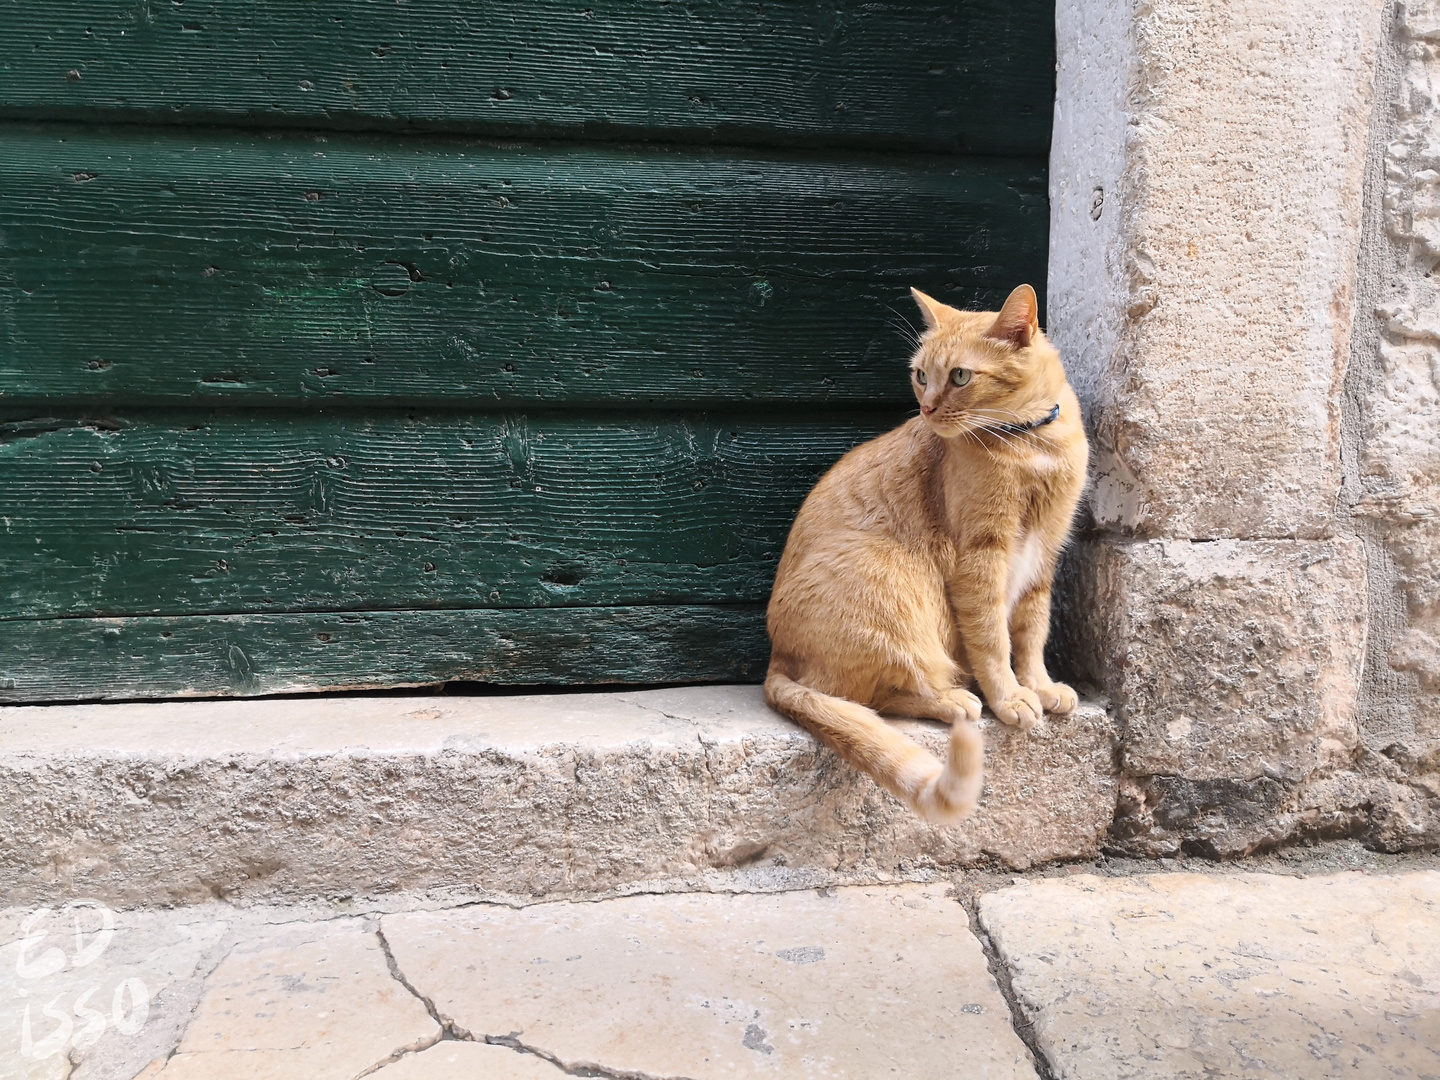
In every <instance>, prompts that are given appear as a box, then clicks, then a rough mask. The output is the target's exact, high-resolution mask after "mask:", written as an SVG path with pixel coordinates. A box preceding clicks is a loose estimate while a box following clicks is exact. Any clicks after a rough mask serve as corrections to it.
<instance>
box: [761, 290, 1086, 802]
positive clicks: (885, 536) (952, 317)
mask: <svg viewBox="0 0 1440 1080" xmlns="http://www.w3.org/2000/svg"><path fill="white" fill-rule="evenodd" d="M911 291H912V292H913V293H914V296H915V300H916V302H917V303H919V305H920V310H921V312H922V313H923V314H924V316H925V325H926V327H927V330H926V332H925V334H924V336H923V337H921V339H920V347H919V349H918V351H917V352H916V353H915V356H914V358H913V359H912V360H911V365H910V366H911V377H912V385H913V389H914V391H915V396H916V398H918V399H919V401H920V415H919V416H917V417H915V418H913V419H911V420H909V421H907V422H906V423H904V424H902V425H900V426H899V427H898V428H896V429H895V430H894V431H891V432H889V433H887V434H885V435H882V436H880V437H879V438H878V439H874V440H872V441H871V442H868V443H865V444H864V445H863V446H858V447H856V448H855V449H854V450H851V451H850V452H849V453H848V454H846V455H845V456H844V457H843V458H841V459H840V461H839V462H838V463H837V464H836V465H835V466H834V468H832V469H831V470H830V471H829V472H828V473H826V474H825V475H824V476H823V477H821V479H820V482H819V483H818V484H816V485H815V489H814V490H813V491H811V492H810V495H809V496H808V497H807V498H806V500H805V504H804V505H803V506H801V507H800V513H799V516H798V517H797V518H796V519H795V525H794V527H793V528H792V529H791V530H790V539H789V540H788V541H786V544H785V554H784V555H783V556H782V557H781V559H780V567H779V570H778V571H777V573H776V575H775V589H774V592H773V593H772V595H771V597H770V609H769V615H768V625H769V630H770V640H771V643H772V646H773V650H772V653H771V658H770V671H769V675H768V677H767V678H766V680H765V698H766V700H767V701H769V702H770V704H771V705H772V706H773V707H774V708H775V709H777V710H779V711H780V712H782V713H784V714H785V715H786V716H789V717H791V718H793V719H795V720H797V721H799V722H800V723H801V724H802V725H804V726H805V727H806V728H808V729H809V730H810V731H811V732H813V733H814V734H815V735H817V736H818V737H819V738H821V739H822V740H824V741H825V742H826V743H827V744H828V745H830V746H831V747H833V748H834V749H835V750H836V751H837V752H838V753H839V754H840V755H841V756H842V757H843V758H845V760H846V761H848V762H850V763H851V764H852V765H854V766H855V767H856V768H859V769H863V770H864V771H865V772H867V773H869V774H870V775H871V776H873V777H874V778H875V779H876V780H877V781H878V782H879V783H880V784H881V786H883V787H884V788H885V789H886V790H887V791H889V792H891V793H892V794H894V795H896V796H897V797H899V798H900V799H901V800H903V801H904V802H905V803H906V804H907V805H909V806H910V807H911V808H912V809H914V810H915V811H916V812H917V813H919V814H920V815H922V816H923V817H926V818H928V819H930V820H933V821H956V820H958V819H960V818H961V817H964V816H965V815H966V814H968V813H969V812H970V811H971V810H973V809H974V808H975V803H976V801H977V800H978V799H979V797H980V786H981V778H982V771H983V759H984V746H983V743H982V742H981V739H980V734H979V732H978V731H977V730H976V729H975V727H974V726H973V724H971V721H973V720H977V719H979V717H980V699H979V698H977V697H976V696H975V695H974V694H972V693H971V692H970V691H969V690H968V689H967V688H966V687H967V685H970V684H971V683H972V680H973V682H974V683H978V684H979V689H980V691H981V692H982V693H983V694H984V695H985V700H986V701H987V702H988V703H989V705H990V708H991V710H992V711H993V712H994V713H995V715H996V716H998V717H999V718H1000V719H1001V720H1003V721H1004V722H1005V723H1007V724H1014V725H1018V726H1019V727H1020V728H1022V729H1028V728H1031V727H1033V726H1034V725H1035V724H1036V723H1038V722H1039V720H1040V718H1041V716H1042V713H1043V712H1053V713H1068V712H1070V711H1071V710H1072V709H1074V708H1075V703H1076V701H1075V692H1074V691H1073V690H1071V689H1070V688H1069V687H1068V686H1065V685H1063V684H1061V683H1057V682H1054V681H1052V680H1051V678H1050V676H1049V675H1048V674H1047V673H1046V671H1045V661H1044V657H1043V655H1042V654H1043V652H1044V648H1045V637H1046V635H1047V633H1048V632H1049V628H1050V582H1051V579H1052V577H1053V576H1054V572H1055V561H1056V559H1057V558H1058V556H1059V554H1060V549H1061V547H1062V546H1063V545H1064V543H1065V538H1066V536H1067V534H1068V533H1069V531H1070V522H1071V519H1072V518H1073V516H1074V514H1075V508H1076V505H1077V504H1078V503H1079V501H1080V494H1081V491H1082V489H1083V487H1084V484H1085V463H1086V458H1087V456H1088V453H1089V451H1088V448H1087V446H1086V443H1085V432H1084V430H1083V428H1082V427H1081V423H1080V405H1079V403H1078V402H1077V401H1076V399H1075V394H1074V392H1073V391H1072V390H1071V389H1070V385H1069V384H1068V383H1067V382H1066V380H1065V370H1064V368H1063V367H1061V364H1060V355H1059V354H1058V353H1057V352H1056V351H1055V349H1054V348H1053V347H1051V345H1050V343H1049V342H1047V341H1046V340H1045V335H1044V334H1042V333H1041V332H1040V328H1039V325H1038V323H1037V320H1036V305H1035V291H1034V290H1033V289H1032V288H1030V286H1029V285H1021V286H1020V287H1019V288H1018V289H1016V290H1015V291H1014V292H1013V293H1011V294H1010V298H1009V299H1008V300H1006V301H1005V305H1004V307H1003V308H1001V310H1000V312H999V313H998V314H995V313H993V312H967V311H957V310H956V309H955V308H952V307H947V306H946V305H944V304H941V303H939V302H938V301H935V300H932V299H931V298H930V297H928V296H926V295H925V294H924V293H922V292H920V291H919V290H911ZM1012 658H1013V664H1014V666H1013V668H1012V666H1011V664H1012ZM877 710H878V711H879V712H884V713H889V714H895V715H901V716H919V717H927V718H930V719H935V720H944V721H946V722H947V723H949V724H951V725H953V727H952V730H951V736H950V750H949V754H948V755H947V760H946V761H945V763H944V764H943V765H942V764H941V763H940V762H939V761H937V760H936V759H935V757H934V756H933V755H932V754H930V753H929V752H928V751H926V750H925V749H923V748H922V747H920V746H919V745H917V744H916V743H915V742H913V741H912V740H910V739H907V738H906V737H905V736H904V735H902V734H901V733H900V732H898V731H896V730H895V729H894V728H891V727H890V726H888V725H887V724H886V723H885V722H884V721H883V720H881V719H880V717H879V716H878V715H877V712H876V711H877Z"/></svg>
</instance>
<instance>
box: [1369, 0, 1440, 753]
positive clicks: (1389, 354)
mask: <svg viewBox="0 0 1440 1080" xmlns="http://www.w3.org/2000/svg"><path fill="white" fill-rule="evenodd" d="M1396 39H1397V41H1396V46H1397V50H1398V52H1399V60H1400V63H1401V64H1402V65H1403V73H1402V76H1401V80H1400V86H1399V92H1398V94H1397V95H1396V98H1395V100H1394V117H1395V128H1394V131H1393V132H1392V133H1391V137H1390V139H1389V141H1388V144H1387V146H1386V148H1385V203H1384V211H1385V226H1386V231H1387V233H1388V234H1389V236H1390V238H1391V239H1392V240H1393V241H1394V242H1395V245H1396V248H1397V249H1398V259H1397V260H1396V261H1395V262H1394V263H1393V264H1392V263H1389V262H1381V264H1380V266H1379V268H1378V271H1377V276H1378V277H1379V279H1380V286H1381V292H1382V295H1383V297H1384V299H1383V302H1382V303H1381V305H1380V309H1379V311H1378V315H1379V316H1380V319H1381V323H1382V335H1381V340H1380V342H1379V344H1378V355H1377V357H1376V360H1377V363H1376V366H1375V369H1374V371H1373V373H1372V377H1371V379H1370V381H1369V385H1368V386H1367V387H1366V388H1365V389H1366V392H1365V395H1364V400H1363V417H1364V424H1363V429H1364V431H1363V434H1364V438H1363V443H1362V454H1361V471H1362V476H1361V491H1360V497H1359V499H1358V501H1357V503H1356V505H1355V512H1356V513H1357V514H1361V515H1363V516H1365V517H1367V518H1370V519H1372V520H1373V521H1374V522H1375V523H1376V528H1377V531H1378V535H1379V538H1380V541H1381V542H1382V543H1383V545H1384V548H1385V553H1386V555H1387V556H1388V561H1389V563H1390V564H1391V566H1392V567H1393V573H1394V578H1395V580H1394V583H1393V588H1394V591H1395V593H1396V594H1398V600H1399V605H1397V606H1398V607H1399V610H1397V611H1396V612H1395V613H1394V616H1395V618H1394V621H1395V622H1396V623H1398V625H1397V626H1396V627H1395V632H1394V634H1393V637H1391V638H1389V639H1388V640H1384V639H1382V640H1381V641H1380V642H1379V643H1378V645H1379V651H1380V657H1379V659H1380V660H1381V662H1388V665H1389V667H1390V668H1391V669H1392V671H1394V672H1398V673H1401V675H1402V676H1409V677H1410V678H1411V679H1412V680H1413V683H1411V686H1412V688H1413V692H1412V693H1411V694H1410V695H1409V700H1408V701H1406V702H1405V705H1404V708H1403V711H1404V712H1406V713H1408V714H1410V715H1409V716H1407V717H1405V718H1403V719H1402V718H1397V717H1389V718H1387V719H1388V721H1389V723H1388V725H1387V726H1388V727H1390V728H1391V729H1392V730H1393V729H1397V728H1398V729H1401V730H1402V731H1403V729H1404V728H1406V727H1407V726H1408V727H1411V728H1413V731H1414V734H1415V735H1416V736H1419V737H1420V738H1422V739H1424V738H1430V739H1436V738H1440V297H1437V293H1436V289H1435V280H1434V276H1433V274H1434V269H1435V265H1436V262H1437V260H1440V3H1437V2H1436V0H1405V2H1404V3H1401V4H1399V5H1397V16H1396ZM1385 584H1386V585H1388V584H1389V583H1388V582H1387V583H1385ZM1387 591H1388V590H1387ZM1377 600H1378V602H1380V603H1382V604H1388V603H1391V602H1392V601H1391V598H1390V597H1389V596H1380V597H1377ZM1391 711H1401V710H1400V709H1397V708H1396V706H1395V704H1392V705H1391ZM1405 720H1409V721H1410V723H1409V724H1408V725H1407V724H1406V723H1405Z"/></svg>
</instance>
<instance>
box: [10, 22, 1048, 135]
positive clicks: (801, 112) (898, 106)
mask: <svg viewBox="0 0 1440 1080" xmlns="http://www.w3.org/2000/svg"><path fill="white" fill-rule="evenodd" d="M1053 22H1054V5H1053V3H1050V2H1045V0H965V2H962V3H947V2H938V0H903V2H901V0H889V2H886V0H819V2H812V3H786V4H739V3H733V2H728V0H688V2H684V3H681V2H665V0H660V2H656V0H585V3H584V4H579V3H569V2H566V0H496V2H491V3H486V4H472V3H464V2H462V0H407V2H405V3H395V2H394V0H344V2H342V0H306V2H304V3H297V2H295V0H249V2H246V3H243V4H240V3H221V2H220V0H210V2H206V0H138V2H137V0H52V2H50V3H45V4H35V3H22V2H20V0H5V2H4V3H0V41H3V42H5V47H4V49H3V50H0V116H9V117H34V118H59V119H86V120H108V119H113V118H124V119H134V120H142V121H147V122H154V121H170V122H182V123H183V122H189V123H217V122H219V123H231V124H258V125H264V126H269V127H273V126H277V125H282V124H303V125H307V126H317V127H380V128H387V129H396V128H406V127H420V128H428V129H432V130H433V129H444V130H456V131H465V132H472V133H488V134H500V135H529V136H533V135H544V136H556V135H559V136H568V137H577V136H578V137H584V138H602V137H606V138H608V137H620V138H627V139H628V138H635V137H637V136H638V137H644V138H650V139H666V140H675V139H692V140H694V139H700V140H719V141H726V142H732V143H763V144H771V145H786V146H789V145H799V144H838V145H857V144H870V145H879V146H886V147H909V148H913V149H927V150H942V151H947V152H948V151H962V152H970V153H1002V154H1013V153H1021V154H1045V153H1047V152H1048V150H1049V145H1050V121H1051V105H1052V100H1053V87H1054V74H1053V73H1054V63H1055V46H1054V29H1053Z"/></svg>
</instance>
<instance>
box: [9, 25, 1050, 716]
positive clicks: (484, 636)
mask: <svg viewBox="0 0 1440 1080" xmlns="http://www.w3.org/2000/svg"><path fill="white" fill-rule="evenodd" d="M1052 16H1053V5H1052V4H1051V3H1049V2H1046V0H966V2H964V3H959V4H953V3H939V2H937V0H910V2H902V0H814V2H807V3H804V4H776V5H770V4H743V5H742V4H734V3H728V2H722V0H688V2H680V0H600V2H598V3H597V2H593V0H587V3H586V4H585V5H573V6H572V5H567V4H562V3H559V2H558V0H524V2H523V3H522V2H520V0H494V2H489V3H486V4H483V5H472V4H461V3H459V2H457V0H403V2H392V0H347V2H345V3H341V2H340V0H307V2H303V3H294V2H287V0H253V2H247V3H244V4H239V3H231V4H225V3H220V2H219V0H59V2H57V3H51V4H46V5H36V4H34V3H30V4H24V3H21V2H19V0H0V42H3V48H0V700H12V701H44V700H82V699H106V698H110V699H113V698H135V697H166V696H178V695H195V694H259V693H278V692H291V691H303V690H317V689H327V688H337V687H382V686H393V685H417V684H431V683H438V682H445V681H452V680H474V681H481V682H491V683H508V684H525V683H556V682H561V683H563V682H573V683H590V684H593V683H599V682H655V681H704V680H713V679H725V680H734V679H756V678H759V677H760V676H761V675H762V674H763V671H764V665H765V660H766V653H767V647H766V642H765V638H764V627H763V615H764V601H765V599H766V595H767V593H768V589H769V585H770V580H771V577H772V575H773V572H774V565H775V562H776V559H777V557H778V555H779V552H780V550H781V548H782V546H783V542H784V538H785V535H786V532H787V530H788V527H789V524H790V520H791V517H792V515H793V513H794V510H795V508H796V506H798V504H799V502H800V500H801V498H802V497H803V496H804V494H805V492H806V491H807V490H808V488H809V486H810V485H811V484H812V483H813V481H814V480H815V478H816V477H817V476H818V475H819V474H820V473H821V472H822V471H823V470H824V469H825V468H826V467H827V466H828V465H829V464H830V463H832V462H833V461H834V460H835V459H836V458H838V457H839V456H840V454H842V453H843V452H844V451H845V450H846V449H848V448H849V447H850V446H853V445H854V444H855V443H857V442H859V441H861V440H862V439H864V438H867V437H869V436H870V435H873V434H875V433H877V432H878V431H881V430H883V429H885V428H887V427H889V426H890V425H892V424H894V423H895V422H897V421H898V419H899V417H900V415H901V414H902V413H903V412H904V411H905V410H906V409H908V408H910V407H911V406H912V404H913V402H912V401H911V398H910V395H909V392H908V389H907V383H906V379H905V377H904V369H903V359H904V357H905V354H906V351H907V346H906V342H905V340H904V335H903V332H902V330H903V324H904V323H905V322H906V321H910V320H911V316H912V312H911V305H910V303H909V300H908V296H907V291H906V290H907V288H908V286H911V285H918V286H920V287H922V288H924V289H926V290H927V291H929V292H932V293H934V294H936V295H939V296H941V297H943V298H944V299H946V300H948V301H950V302H952V303H956V304H959V305H963V306H982V305H984V306H993V305H994V304H995V303H997V302H998V301H999V299H1000V298H1001V296H1003V295H1004V293H1005V292H1007V291H1008V290H1009V289H1010V288H1012V287H1013V286H1014V285H1015V284H1017V283H1018V282H1020V281H1029V282H1030V283H1032V284H1035V285H1039V284H1041V283H1042V282H1043V280H1044V277H1045V248H1046V227H1047V216H1048V211H1047V205H1046V198H1045V187H1046V177H1045V157H1046V153H1047V151H1048V144H1049V130H1050V111H1051V94H1052V85H1053V61H1054V51H1053V33H1052V30H1051V26H1052ZM262 128H263V129H269V130H259V129H262ZM516 138H526V139H529V140H531V141H530V142H528V143H520V142H516V141H514V140H515V139H516ZM486 139H489V140H490V141H488V142H487V141H484V140H486ZM500 139H504V140H509V141H504V142H501V141H496V140H500ZM543 140H549V141H543Z"/></svg>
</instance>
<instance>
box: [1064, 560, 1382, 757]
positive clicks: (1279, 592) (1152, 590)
mask: <svg viewBox="0 0 1440 1080" xmlns="http://www.w3.org/2000/svg"><path fill="white" fill-rule="evenodd" d="M1073 567H1074V571H1073V576H1072V578H1071V580H1070V581H1069V582H1068V584H1067V594H1066V598H1065V605H1066V608H1065V620H1064V623H1065V627H1066V629H1065V631H1064V637H1063V639H1062V641H1061V643H1060V645H1061V647H1062V649H1066V650H1067V651H1068V652H1069V654H1070V655H1071V656H1072V657H1073V658H1074V659H1075V660H1077V661H1078V662H1079V666H1080V667H1081V669H1082V670H1083V671H1085V672H1086V673H1088V674H1089V675H1091V676H1092V677H1095V678H1097V679H1099V680H1101V681H1102V682H1103V685H1104V686H1105V688H1106V690H1107V692H1108V693H1109V694H1110V696H1111V697H1112V699H1113V702H1114V705H1115V708H1116V710H1117V715H1118V717H1119V719H1120V721H1121V723H1122V726H1123V730H1124V737H1123V741H1122V758H1123V762H1124V767H1125V771H1126V772H1128V773H1131V774H1137V775H1154V774H1160V775H1165V776H1178V777H1183V778H1184V779H1186V780H1189V781H1210V780H1225V781H1231V780H1239V781H1247V782H1249V781H1255V780H1257V779H1260V778H1269V779H1271V780H1273V781H1277V782H1282V783H1294V782H1296V781H1299V780H1301V779H1303V778H1304V777H1306V776H1308V775H1310V774H1311V773H1312V772H1314V771H1315V770H1317V769H1322V768H1325V767H1330V766H1338V765H1344V764H1348V763H1349V762H1350V760H1351V759H1352V757H1353V754H1354V752H1355V749H1356V746H1357V743H1358V738H1359V735H1358V730H1357V727H1356V700H1357V695H1358V692H1359V680H1360V668H1361V660H1362V656H1363V651H1364V643H1365V626H1366V584H1365V582H1366V579H1365V558H1364V554H1363V550H1362V548H1361V545H1360V543H1359V542H1358V541H1356V540H1352V539H1335V540H1322V541H1297V540H1269V541H1238V540H1217V541H1212V542H1207V543H1191V542H1186V541H1178V540H1151V541H1136V542H1117V541H1112V540H1107V539H1101V540H1095V541H1090V542H1087V543H1086V544H1085V545H1083V547H1082V549H1081V550H1080V551H1079V552H1078V553H1077V558H1076V559H1075V560H1074V561H1073Z"/></svg>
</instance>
